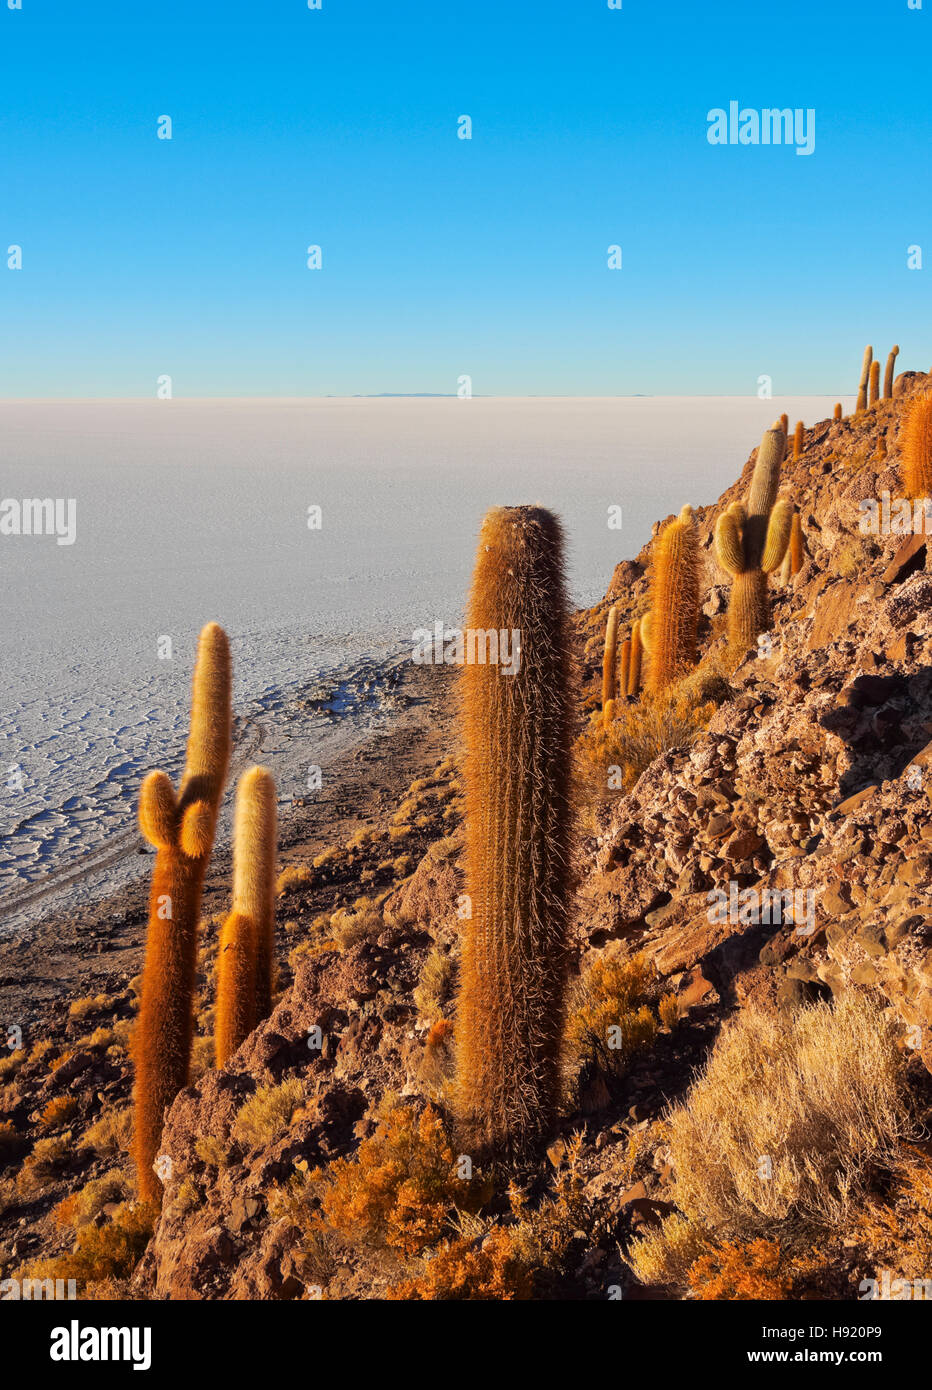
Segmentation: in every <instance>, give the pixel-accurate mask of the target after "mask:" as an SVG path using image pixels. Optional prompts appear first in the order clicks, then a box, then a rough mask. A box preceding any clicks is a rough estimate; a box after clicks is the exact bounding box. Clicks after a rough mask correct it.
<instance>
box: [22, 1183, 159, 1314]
mask: <svg viewBox="0 0 932 1390" xmlns="http://www.w3.org/2000/svg"><path fill="white" fill-rule="evenodd" d="M157 1214H158V1213H157V1212H156V1210H155V1208H154V1207H152V1206H147V1205H146V1204H145V1203H144V1202H134V1203H128V1202H125V1203H123V1205H122V1206H120V1207H119V1208H118V1209H117V1211H116V1212H115V1213H114V1216H113V1220H112V1221H109V1222H107V1224H106V1225H103V1226H96V1225H94V1224H93V1223H89V1224H88V1225H85V1226H82V1227H81V1228H80V1230H79V1231H78V1237H77V1242H76V1244H75V1248H74V1250H72V1251H70V1252H69V1253H67V1254H64V1255H58V1256H57V1257H56V1258H54V1259H51V1260H36V1261H33V1262H32V1263H31V1264H29V1265H28V1266H27V1267H26V1268H25V1269H24V1270H23V1271H22V1272H21V1275H20V1277H22V1278H34V1279H74V1280H75V1281H76V1282H77V1284H78V1289H79V1292H80V1291H85V1292H86V1286H87V1285H88V1284H90V1283H93V1282H96V1281H98V1280H106V1279H120V1278H125V1277H127V1276H128V1275H129V1274H131V1273H132V1271H133V1269H134V1268H135V1266H136V1265H137V1264H138V1262H139V1258H140V1256H141V1255H142V1253H143V1251H144V1250H145V1248H146V1246H147V1245H148V1243H149V1237H150V1236H151V1235H152V1230H153V1227H154V1225H155V1218H156V1216H157Z"/></svg>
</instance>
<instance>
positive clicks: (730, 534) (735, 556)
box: [715, 508, 744, 575]
mask: <svg viewBox="0 0 932 1390" xmlns="http://www.w3.org/2000/svg"><path fill="white" fill-rule="evenodd" d="M715 558H716V559H717V560H718V563H719V564H720V565H721V567H722V569H723V570H725V571H727V573H728V574H731V575H735V574H740V573H741V571H742V570H743V569H744V549H743V547H742V544H741V529H740V523H739V522H738V520H737V519H736V517H735V516H734V515H733V513H732V511H731V509H730V508H729V510H728V511H727V512H722V515H721V516H720V517H719V519H718V521H717V522H716V523H715Z"/></svg>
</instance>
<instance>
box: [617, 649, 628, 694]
mask: <svg viewBox="0 0 932 1390" xmlns="http://www.w3.org/2000/svg"><path fill="white" fill-rule="evenodd" d="M630 677H631V638H630V637H626V638H625V640H624V641H623V642H622V644H621V651H620V654H619V657H618V691H619V694H620V695H621V696H622V697H624V696H625V695H627V693H628V682H629V679H630Z"/></svg>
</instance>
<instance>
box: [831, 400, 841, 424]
mask: <svg viewBox="0 0 932 1390" xmlns="http://www.w3.org/2000/svg"><path fill="white" fill-rule="evenodd" d="M832 418H833V419H834V420H840V419H841V401H836V402H835V413H834V415H833V417H832Z"/></svg>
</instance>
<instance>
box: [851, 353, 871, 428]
mask: <svg viewBox="0 0 932 1390" xmlns="http://www.w3.org/2000/svg"><path fill="white" fill-rule="evenodd" d="M873 356H874V349H873V348H872V347H871V346H870V344H868V346H867V347H866V348H865V349H864V359H863V361H862V362H861V379H860V381H859V382H858V402H857V405H856V406H855V414H856V415H859V414H860V413H861V411H862V410H866V409H867V383H868V381H869V379H870V374H871V359H872V358H873Z"/></svg>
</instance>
